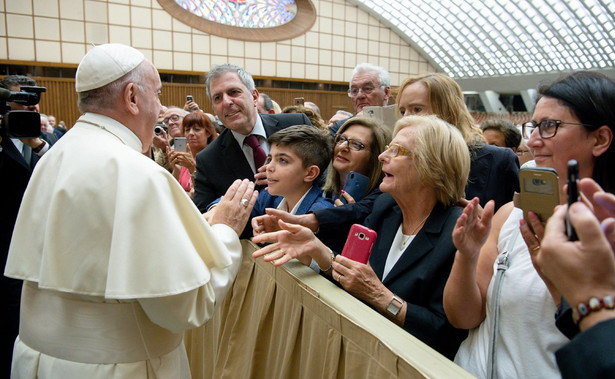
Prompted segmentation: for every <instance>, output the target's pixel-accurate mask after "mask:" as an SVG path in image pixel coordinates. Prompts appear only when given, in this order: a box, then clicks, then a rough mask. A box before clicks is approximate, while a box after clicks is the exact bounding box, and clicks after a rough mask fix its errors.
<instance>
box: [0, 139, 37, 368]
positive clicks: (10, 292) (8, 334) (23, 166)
mask: <svg viewBox="0 0 615 379" xmlns="http://www.w3.org/2000/svg"><path fill="white" fill-rule="evenodd" d="M0 135H1V136H2V142H1V143H0V146H1V147H2V151H0V186H1V187H2V190H1V191H0V192H1V193H2V195H1V196H0V264H1V266H0V267H2V271H3V272H4V266H6V258H7V255H8V252H9V244H10V243H11V236H12V235H13V229H14V227H15V220H16V219H17V212H18V211H19V206H20V205H21V199H22V197H23V194H24V192H25V190H26V187H27V185H28V181H29V180H30V175H32V170H33V169H34V166H35V165H36V163H37V162H38V159H39V157H38V154H36V153H34V152H33V151H32V149H31V148H30V147H26V149H25V150H26V151H27V158H28V161H26V159H24V157H23V156H22V155H21V152H20V151H19V150H17V148H16V147H15V145H14V144H13V142H12V141H11V140H10V138H9V137H8V136H7V135H6V134H5V133H1V134H0ZM26 146H27V145H26ZM32 232H33V233H36V231H32ZM21 285H22V281H21V280H16V279H11V278H7V277H5V276H4V275H0V291H1V293H2V299H3V300H2V301H0V314H2V315H4V320H5V322H4V323H3V328H2V329H0V349H1V350H0V354H1V356H2V357H1V358H0V376H2V377H6V378H8V377H9V375H10V370H11V357H12V354H13V344H14V343H15V338H16V337H17V334H18V332H19V304H20V299H21ZM7 321H8V322H7Z"/></svg>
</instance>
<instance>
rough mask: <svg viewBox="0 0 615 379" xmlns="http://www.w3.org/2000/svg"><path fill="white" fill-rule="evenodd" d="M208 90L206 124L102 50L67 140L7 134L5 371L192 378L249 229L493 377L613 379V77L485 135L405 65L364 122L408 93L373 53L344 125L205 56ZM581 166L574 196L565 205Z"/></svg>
mask: <svg viewBox="0 0 615 379" xmlns="http://www.w3.org/2000/svg"><path fill="white" fill-rule="evenodd" d="M34 84H35V83H34ZM34 84H33V83H32V80H31V79H29V78H27V77H20V76H8V77H5V78H4V79H3V80H2V82H0V86H1V87H3V88H7V89H10V90H12V91H19V87H20V86H24V85H34ZM205 87H206V92H207V96H208V97H209V100H210V101H211V104H212V107H213V113H212V114H209V113H205V112H204V111H203V110H202V109H201V107H200V106H199V104H197V103H196V102H195V101H194V99H192V98H191V97H189V98H187V100H186V102H185V104H184V105H183V106H181V107H180V106H174V105H170V104H168V105H166V106H163V105H162V104H160V100H159V96H160V90H161V88H162V84H161V82H160V77H159V74H158V72H157V70H156V68H155V67H154V65H153V64H152V63H151V62H149V61H148V60H147V59H146V58H145V57H144V56H143V54H141V53H140V52H138V51H137V50H135V49H133V48H131V47H128V46H125V45H120V44H106V45H100V46H97V47H94V48H92V49H91V50H90V51H89V52H88V54H86V56H85V57H84V58H83V60H82V61H81V63H80V65H79V68H78V70H77V74H76V91H77V93H78V95H79V104H78V105H79V110H80V112H81V113H82V115H81V117H80V118H79V120H78V121H77V122H76V124H75V125H74V126H73V127H72V128H71V129H70V130H69V131H68V132H67V131H66V128H63V127H62V126H59V125H58V126H56V125H55V118H54V117H53V116H45V115H41V134H40V136H38V137H35V138H21V139H19V138H11V137H10V136H9V135H8V134H7V133H6V130H5V129H0V138H1V141H0V142H1V143H2V151H0V154H1V155H0V167H1V168H2V178H3V182H6V181H10V183H11V184H10V188H11V191H10V198H7V199H8V200H4V203H3V207H2V211H1V212H2V214H1V216H2V217H1V219H2V223H3V227H2V240H1V243H2V245H1V246H0V248H1V249H2V251H1V252H2V254H3V259H5V260H6V263H5V266H6V268H5V272H4V273H5V276H4V277H3V278H2V291H3V293H4V294H6V295H7V300H6V301H5V302H4V305H3V306H5V308H4V314H5V315H7V316H8V317H9V318H10V323H8V324H7V328H4V329H3V335H2V346H3V363H2V364H3V367H2V370H4V371H5V372H6V373H8V372H9V369H10V367H11V356H12V370H11V373H12V375H13V376H14V377H20V378H21V377H24V378H30V377H32V378H34V377H55V376H58V375H63V376H68V377H84V376H88V377H92V378H97V377H101V378H103V377H105V378H106V377H145V376H150V375H151V376H154V377H186V378H187V377H190V370H189V367H188V364H187V357H186V353H185V350H184V347H183V344H182V333H183V331H185V330H187V329H190V328H194V327H197V326H200V325H202V324H203V323H205V322H207V320H208V319H209V318H210V317H211V316H212V314H213V312H214V310H215V308H216V306H217V305H218V304H219V303H220V302H221V300H222V299H223V298H224V297H225V295H226V292H227V291H228V290H229V288H230V287H231V285H232V283H233V281H234V278H235V276H236V275H237V273H238V271H239V263H240V262H241V258H242V250H241V245H240V243H239V240H240V239H242V238H251V239H252V240H253V242H255V243H258V244H264V245H261V246H260V249H259V250H257V251H256V252H254V257H255V258H256V259H260V257H263V259H264V260H265V261H268V262H272V263H273V264H275V265H276V266H280V265H283V264H284V263H286V262H288V261H289V260H291V259H298V260H299V261H300V262H302V263H303V264H305V265H306V266H310V267H311V268H312V269H313V270H314V272H315V273H317V274H320V275H323V276H324V277H326V278H328V279H329V280H331V281H333V282H335V283H336V284H338V285H339V286H341V287H342V288H344V289H345V290H346V291H348V292H349V293H350V294H352V295H354V296H355V297H357V298H358V299H360V300H361V301H363V302H365V303H366V304H368V305H370V306H371V307H372V308H373V309H375V310H376V311H377V312H379V313H381V314H382V315H384V316H385V317H387V318H389V319H390V320H391V321H392V322H393V323H395V324H397V325H399V326H400V327H401V328H403V330H405V331H406V332H408V333H410V334H412V335H413V336H415V337H416V338H418V339H419V340H421V341H423V342H424V343H426V344H427V345H429V346H430V347H432V348H433V349H435V350H436V351H438V352H439V353H441V354H442V355H444V356H446V357H447V358H449V359H451V360H454V362H455V363H457V364H458V365H460V366H461V367H463V368H464V369H466V370H468V371H469V372H470V373H472V374H474V375H476V376H477V377H480V378H492V377H511V378H512V377H541V378H542V377H558V376H560V375H562V376H564V377H579V376H587V377H600V376H602V377H608V376H611V375H613V374H614V373H615V359H613V357H615V355H614V354H615V352H612V351H611V350H613V348H612V346H613V344H612V343H611V338H612V335H613V329H614V328H615V321H614V320H613V319H615V304H614V300H613V299H614V297H613V296H615V255H614V249H615V195H613V194H612V192H613V191H614V190H615V188H614V187H615V182H614V181H613V180H614V179H613V178H614V177H613V175H612V174H609V172H610V167H611V166H612V164H613V163H615V162H613V154H614V153H613V147H612V142H613V129H614V128H615V111H613V110H612V107H611V105H612V104H613V103H615V82H614V81H613V80H611V79H609V78H607V77H606V76H604V75H602V74H600V73H596V72H575V73H571V74H568V75H565V76H562V77H561V78H560V79H558V80H556V81H554V82H552V83H548V84H543V85H541V86H540V87H539V91H538V92H539V94H538V98H537V100H536V106H535V109H534V112H533V115H532V120H531V121H529V122H527V123H525V124H523V125H514V124H512V123H509V122H506V121H504V120H489V121H487V122H485V123H483V124H482V125H477V124H476V123H475V122H474V120H473V118H472V116H471V114H470V112H469V111H468V109H467V107H466V105H465V102H464V98H463V93H462V91H461V88H460V87H459V85H458V84H457V83H456V82H455V81H454V80H453V79H451V78H450V77H448V76H447V75H445V74H441V73H431V74H424V75H417V76H410V77H408V78H405V79H404V80H403V81H402V82H401V84H400V86H399V88H398V91H397V93H396V96H395V108H396V111H397V115H398V118H399V120H398V121H397V123H396V124H395V126H394V128H390V127H389V126H387V125H384V124H383V123H382V121H380V120H378V119H376V118H371V117H367V115H364V114H363V108H364V107H367V106H385V105H388V103H389V100H390V98H391V96H392V94H393V90H392V88H391V82H390V75H389V73H388V72H387V70H386V69H385V68H383V67H378V66H374V65H371V64H367V63H363V64H359V65H358V66H357V67H356V68H355V69H354V70H353V72H352V77H351V80H350V82H349V89H348V96H349V97H350V98H351V100H352V104H353V107H354V112H353V113H348V112H346V113H344V111H338V112H337V113H335V114H334V115H333V116H332V117H331V118H330V119H329V120H323V118H322V115H321V113H320V109H319V108H318V106H317V105H316V104H314V103H312V102H309V101H306V102H304V103H303V105H297V104H293V105H288V106H285V107H284V108H281V107H280V105H279V104H278V103H277V102H275V101H274V100H273V99H271V97H269V96H267V95H266V94H263V93H259V91H258V90H257V89H256V87H255V84H254V80H253V78H252V76H251V75H250V73H248V72H247V71H246V70H244V69H243V68H241V67H238V66H236V65H232V64H222V65H215V66H213V67H212V68H211V69H210V70H209V72H208V74H207V78H206V84H205ZM10 105H11V108H12V109H16V110H17V109H26V107H25V106H23V105H20V104H10ZM28 109H29V110H32V111H37V112H38V109H37V108H36V107H35V106H30V108H28ZM571 159H575V160H576V161H577V162H578V165H579V176H580V178H581V180H580V181H579V183H578V186H579V189H580V192H581V194H582V196H581V201H579V202H576V203H575V204H573V205H572V206H570V207H568V206H567V205H566V204H567V198H566V187H565V184H566V182H565V180H563V178H566V176H567V164H568V161H569V160H571ZM35 166H36V168H35ZM520 166H523V167H526V166H527V167H538V168H551V169H554V170H555V172H556V173H557V174H558V176H559V178H560V181H559V194H560V204H561V205H560V206H559V207H557V208H556V209H555V210H554V214H553V216H552V217H551V218H550V219H549V220H540V219H539V218H538V216H537V215H536V214H535V213H533V212H531V211H532V210H531V209H530V210H529V211H530V212H529V216H528V218H527V219H524V217H523V211H522V210H521V209H520V208H519V207H518V204H517V203H516V202H515V201H514V198H515V196H514V194H515V193H516V192H519V191H520V189H521V188H520V183H519V172H520ZM352 175H359V176H361V177H363V178H365V179H364V180H365V186H364V188H363V189H362V193H358V194H357V193H354V194H351V193H349V191H348V190H347V188H348V187H347V185H348V184H349V182H350V181H351V180H350V179H349V178H351V177H352ZM5 204H6V205H7V206H5ZM9 205H10V206H9ZM566 219H569V221H570V222H571V224H572V225H573V227H574V228H575V229H576V231H577V234H578V238H579V240H578V241H569V240H568V237H567V236H566V232H565V223H566V221H565V220H566ZM354 224H360V225H363V226H365V227H367V228H369V229H372V230H374V231H375V232H376V233H377V239H376V241H375V243H374V246H373V249H372V251H371V255H370V256H369V259H368V261H367V262H366V263H361V262H357V261H354V260H352V259H350V258H348V257H346V256H343V255H341V252H342V250H343V248H344V245H345V243H346V239H347V236H348V233H349V231H350V229H351V227H352V226H353V225H354ZM545 224H546V225H545ZM162 231H164V232H162ZM20 304H21V308H20ZM93 315H95V316H93ZM48 325H53V327H52V328H49V327H48ZM7 357H8V358H7ZM588 375H589V376H588Z"/></svg>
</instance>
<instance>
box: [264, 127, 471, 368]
mask: <svg viewBox="0 0 615 379" xmlns="http://www.w3.org/2000/svg"><path fill="white" fill-rule="evenodd" d="M378 158H379V160H380V162H381V163H382V170H383V172H384V173H385V177H384V179H383V181H382V183H381V184H380V189H381V190H382V192H384V194H382V195H380V196H379V197H378V198H377V199H376V201H375V203H374V207H373V211H372V212H371V214H370V215H369V216H368V217H367V218H366V219H365V222H364V226H366V227H368V228H370V229H373V230H374V231H376V233H377V235H378V237H377V240H376V243H375V245H374V247H373V249H372V253H371V255H370V257H369V264H363V263H359V262H355V261H353V260H350V259H348V258H346V257H344V256H340V255H338V256H335V257H333V253H332V252H331V250H330V249H329V248H328V247H327V246H326V245H325V244H324V243H323V242H321V241H320V240H319V239H318V238H317V237H316V236H315V235H314V233H313V232H312V231H311V230H309V229H308V228H306V227H303V226H300V225H296V224H288V223H285V222H283V221H280V222H279V224H280V227H282V228H283V230H281V231H277V232H272V233H266V234H261V235H258V236H256V237H254V238H253V241H254V242H257V243H260V242H273V243H272V244H271V245H268V246H266V247H264V248H262V249H260V250H258V251H256V252H255V253H254V256H255V257H260V256H265V260H266V261H274V262H275V265H276V266H279V265H281V264H284V263H285V262H287V261H289V260H290V259H292V258H298V259H299V260H300V261H301V262H303V263H304V264H310V262H311V261H312V260H314V261H315V262H316V263H317V264H318V266H319V267H320V269H321V271H323V273H324V274H325V275H330V276H331V277H332V278H333V279H334V280H336V281H338V282H339V283H340V285H341V286H342V287H343V288H344V289H346V290H347V291H348V292H350V293H351V294H352V295H354V296H356V297H357V298H359V299H361V300H363V301H364V302H366V303H367V304H369V305H370V306H372V307H373V308H374V309H375V310H377V311H378V312H380V313H382V314H384V315H385V316H387V317H389V318H390V319H391V320H392V321H393V322H395V323H396V324H397V325H399V326H400V327H403V328H404V329H405V330H406V331H408V332H409V333H411V334H413V335H414V336H415V337H417V338H419V339H420V340H422V341H423V342H425V343H426V344H428V345H429V346H431V347H432V348H434V349H436V350H437V351H439V352H440V353H441V354H443V355H445V356H447V357H449V358H451V359H452V358H453V356H454V355H455V352H456V351H457V348H458V347H459V344H460V343H461V341H462V339H463V338H464V337H465V335H466V332H465V331H462V330H458V329H455V328H453V327H452V326H451V325H450V324H449V322H448V320H447V318H446V316H445V314H444V309H443V306H442V291H443V290H444V284H445V283H446V279H447V278H448V274H449V272H450V268H451V265H452V264H453V259H454V255H455V247H454V245H453V242H452V239H451V233H452V230H453V227H454V225H455V221H456V220H457V218H458V217H459V215H460V214H461V209H460V208H458V207H456V206H455V203H456V202H457V201H458V200H459V199H461V198H463V196H464V188H465V185H466V180H467V177H468V173H469V171H470V154H469V151H468V148H467V145H466V144H465V142H464V140H463V137H462V136H461V133H459V131H458V130H457V129H456V128H455V127H453V126H452V125H450V124H447V123H446V122H444V121H442V120H440V119H438V118H437V117H435V116H429V117H425V116H412V117H407V118H403V119H401V120H399V121H398V122H397V124H396V127H395V131H394V137H393V140H392V141H391V144H390V145H389V146H387V149H386V150H385V151H384V152H383V153H381V154H380V155H379V157H378Z"/></svg>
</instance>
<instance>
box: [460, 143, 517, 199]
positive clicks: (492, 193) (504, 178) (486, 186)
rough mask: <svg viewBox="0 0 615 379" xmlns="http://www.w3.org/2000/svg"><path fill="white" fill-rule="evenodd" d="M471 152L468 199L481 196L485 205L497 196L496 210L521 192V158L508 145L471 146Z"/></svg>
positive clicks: (467, 189) (467, 188)
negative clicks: (478, 147) (474, 147)
mask: <svg viewBox="0 0 615 379" xmlns="http://www.w3.org/2000/svg"><path fill="white" fill-rule="evenodd" d="M471 155H472V163H471V165H470V177H469V178H468V184H467V185H466V199H468V200H471V199H473V198H474V197H478V198H479V200H480V204H481V205H482V206H485V204H487V202H488V201H489V200H494V201H495V210H496V211H497V210H498V209H499V208H500V207H501V206H502V205H504V204H506V203H508V202H510V201H512V198H513V194H514V193H515V191H517V192H519V158H517V155H516V154H515V153H513V151H512V150H511V149H509V148H507V147H497V146H492V145H483V147H482V148H480V149H472V150H471Z"/></svg>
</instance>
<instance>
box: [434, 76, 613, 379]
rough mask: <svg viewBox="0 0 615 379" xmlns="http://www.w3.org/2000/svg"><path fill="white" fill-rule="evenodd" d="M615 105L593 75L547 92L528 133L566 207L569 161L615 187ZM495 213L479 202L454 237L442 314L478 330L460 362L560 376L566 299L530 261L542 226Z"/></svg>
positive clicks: (482, 371)
mask: <svg viewBox="0 0 615 379" xmlns="http://www.w3.org/2000/svg"><path fill="white" fill-rule="evenodd" d="M613 104H615V82H614V81H612V80H611V79H608V78H607V77H606V76H604V75H602V74H599V73H595V72H577V73H573V74H570V75H567V76H565V77H563V78H561V79H559V80H557V81H555V82H554V83H552V84H550V85H545V86H541V87H540V88H539V97H538V101H537V103H536V107H535V109H534V114H533V117H532V121H530V122H527V123H525V124H524V125H523V130H524V133H523V134H524V135H526V136H529V141H528V143H527V145H528V147H529V148H530V150H531V152H532V154H533V155H534V160H535V162H536V165H537V166H538V167H551V168H553V169H555V170H556V171H557V173H558V176H559V178H560V181H559V185H560V188H559V191H560V192H559V193H560V203H561V204H565V203H566V191H565V190H564V185H565V184H566V180H565V179H564V178H566V176H567V175H566V174H567V164H568V161H569V160H571V159H575V160H577V161H578V163H579V174H580V177H581V178H584V177H591V178H593V179H594V180H595V181H596V182H597V183H599V184H600V185H601V186H602V187H603V188H604V190H605V191H609V192H612V191H613V190H614V189H615V176H614V175H613V170H612V167H613V164H614V163H615V161H614V159H613V154H614V152H613V151H614V149H613V146H612V141H613V128H615V111H614V108H613ZM589 201H590V202H591V201H593V200H592V199H589ZM493 208H494V207H493V202H489V203H488V204H487V205H486V206H485V209H484V210H483V211H482V214H481V212H480V209H479V207H478V202H477V199H474V200H472V201H471V203H470V204H468V205H467V206H466V208H465V209H464V212H463V215H462V216H461V217H460V218H459V220H458V221H457V225H456V226H455V230H454V232H453V240H454V242H455V246H456V247H457V249H458V251H457V253H456V256H455V263H454V265H453V269H452V271H451V275H450V277H449V280H448V282H447V284H446V288H445V291H444V309H445V310H446V315H447V316H448V318H449V320H450V321H451V323H452V324H453V325H455V326H456V327H458V328H464V329H471V331H470V334H469V336H468V338H467V339H466V340H465V341H464V342H463V344H462V345H461V347H460V349H459V352H458V353H457V356H456V358H455V362H456V363H457V364H459V365H460V366H461V367H463V368H465V369H466V370H468V371H470V372H471V373H472V374H474V375H476V376H478V377H479V378H485V377H500V378H503V377H519V378H526V377H540V378H549V377H559V376H560V374H559V371H558V369H557V366H556V363H555V358H554V352H555V351H556V350H557V349H558V348H560V347H562V346H563V345H564V344H565V343H566V342H567V338H566V337H565V336H564V334H562V332H560V331H559V330H558V329H557V328H556V326H555V324H554V321H553V315H554V313H555V312H556V310H558V312H560V313H561V312H562V310H563V309H558V307H560V308H561V306H560V304H561V303H562V298H561V296H560V294H559V292H558V291H557V290H556V289H555V288H554V287H553V286H552V285H551V284H550V283H549V281H548V280H543V278H541V273H540V272H539V271H537V270H536V269H535V267H534V265H533V263H532V260H531V255H530V251H531V252H533V253H536V252H537V251H539V250H540V241H541V239H542V237H543V233H544V228H543V226H542V223H541V220H539V219H538V217H537V216H536V215H535V214H534V213H532V212H530V213H529V223H530V224H531V226H532V228H533V231H531V230H530V228H529V226H528V225H527V223H526V222H525V221H524V220H523V211H522V210H521V209H518V208H515V207H514V205H513V203H512V202H511V203H509V204H506V205H505V206H503V207H502V208H500V210H498V212H497V213H496V214H495V215H494V214H493V212H494V209H493ZM542 221H545V222H546V220H542ZM504 252H506V254H504ZM505 256H506V257H507V258H506V259H504V258H505ZM505 266H507V267H508V268H507V269H506V270H505V271H503V269H504V268H505ZM498 270H500V271H501V272H503V274H499V275H498V274H497V272H498ZM498 276H500V277H502V278H503V279H502V280H501V282H500V280H498V279H496V278H497V277H498ZM498 282H500V283H501V284H498ZM498 292H499V293H498ZM496 304H498V305H497V306H496ZM571 305H572V306H573V307H576V306H577V305H578V304H571ZM496 319H497V321H496ZM570 320H571V317H570V316H568V317H566V318H565V320H564V321H568V322H569V323H570ZM496 324H497V325H496Z"/></svg>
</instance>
